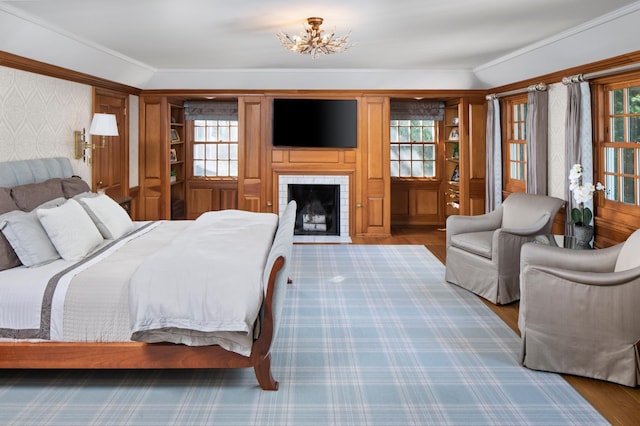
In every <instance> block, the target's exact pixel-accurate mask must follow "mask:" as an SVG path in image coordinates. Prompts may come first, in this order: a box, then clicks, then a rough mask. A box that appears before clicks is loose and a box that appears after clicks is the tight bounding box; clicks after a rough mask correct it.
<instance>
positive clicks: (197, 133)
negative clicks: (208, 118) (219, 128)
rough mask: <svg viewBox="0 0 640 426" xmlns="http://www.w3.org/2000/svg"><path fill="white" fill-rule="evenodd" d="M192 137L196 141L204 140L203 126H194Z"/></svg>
mask: <svg viewBox="0 0 640 426" xmlns="http://www.w3.org/2000/svg"><path fill="white" fill-rule="evenodd" d="M193 130H194V132H193V138H194V140H195V141H196V142H204V141H205V137H204V134H205V128H204V127H196V128H194V129H193Z"/></svg>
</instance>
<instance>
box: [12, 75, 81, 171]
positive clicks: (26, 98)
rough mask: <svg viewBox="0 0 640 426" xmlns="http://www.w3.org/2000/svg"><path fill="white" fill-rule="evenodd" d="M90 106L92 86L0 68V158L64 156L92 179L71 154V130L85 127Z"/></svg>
mask: <svg viewBox="0 0 640 426" xmlns="http://www.w3.org/2000/svg"><path fill="white" fill-rule="evenodd" d="M91 109H92V108H91V86H87V85H84V84H79V83H73V82H70V81H66V80H61V79H58V78H52V77H47V76H43V75H39V74H34V73H30V72H25V71H20V70H16V69H13V68H7V67H2V66H0V161H14V160H28V159H33V158H46V157H68V158H70V159H71V164H72V166H73V171H74V173H75V174H77V175H78V176H81V177H82V178H83V179H84V180H85V181H86V182H89V183H91V169H90V167H89V166H88V165H87V164H85V163H84V162H83V161H82V160H75V159H74V158H73V157H74V144H73V141H74V139H73V131H74V130H82V128H83V127H84V128H86V129H88V128H89V125H90V124H91Z"/></svg>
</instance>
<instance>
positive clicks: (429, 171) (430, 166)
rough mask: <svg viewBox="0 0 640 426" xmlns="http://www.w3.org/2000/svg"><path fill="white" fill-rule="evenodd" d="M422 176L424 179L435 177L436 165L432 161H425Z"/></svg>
mask: <svg viewBox="0 0 640 426" xmlns="http://www.w3.org/2000/svg"><path fill="white" fill-rule="evenodd" d="M424 175H425V177H435V176H436V164H435V163H434V162H433V161H426V162H425V163H424Z"/></svg>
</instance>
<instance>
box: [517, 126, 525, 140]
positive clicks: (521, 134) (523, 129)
mask: <svg viewBox="0 0 640 426" xmlns="http://www.w3.org/2000/svg"><path fill="white" fill-rule="evenodd" d="M518 139H520V140H525V139H527V126H526V123H520V137H519V138H518Z"/></svg>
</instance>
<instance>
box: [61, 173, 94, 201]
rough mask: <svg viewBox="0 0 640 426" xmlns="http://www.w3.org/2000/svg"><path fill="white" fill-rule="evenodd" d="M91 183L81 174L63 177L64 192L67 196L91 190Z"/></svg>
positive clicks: (70, 196) (71, 196)
mask: <svg viewBox="0 0 640 426" xmlns="http://www.w3.org/2000/svg"><path fill="white" fill-rule="evenodd" d="M90 191H91V188H90V187H89V184H88V183H87V182H85V181H83V180H82V178H81V177H80V176H72V177H70V178H64V179H62V192H63V193H64V197H65V198H73V197H74V196H76V195H78V194H82V193H83V192H90Z"/></svg>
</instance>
